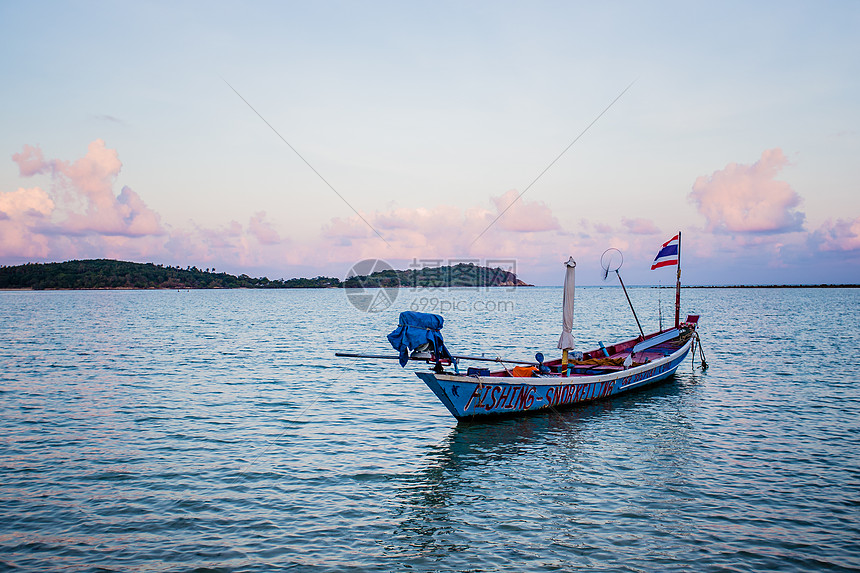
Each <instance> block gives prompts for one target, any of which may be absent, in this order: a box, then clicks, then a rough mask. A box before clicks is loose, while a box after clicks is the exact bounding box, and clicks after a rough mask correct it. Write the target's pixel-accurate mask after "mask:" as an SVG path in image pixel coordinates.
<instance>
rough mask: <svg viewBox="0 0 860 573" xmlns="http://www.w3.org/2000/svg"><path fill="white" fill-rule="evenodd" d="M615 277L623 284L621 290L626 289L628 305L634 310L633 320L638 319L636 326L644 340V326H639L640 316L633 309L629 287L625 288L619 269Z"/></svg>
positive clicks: (625, 294) (616, 270)
mask: <svg viewBox="0 0 860 573" xmlns="http://www.w3.org/2000/svg"><path fill="white" fill-rule="evenodd" d="M615 276H617V277H618V282H620V283H621V288H622V289H624V296H626V297H627V304H629V305H630V310H632V311H633V318H635V319H636V326H638V327H639V334H641V335H642V338H643V339H644V338H645V332H644V331H643V330H642V325H641V324H639V317H638V316H636V309H635V308H633V303H632V302H630V295H629V294H627V287H626V286H624V281H623V280H621V273H619V272H618V269H615Z"/></svg>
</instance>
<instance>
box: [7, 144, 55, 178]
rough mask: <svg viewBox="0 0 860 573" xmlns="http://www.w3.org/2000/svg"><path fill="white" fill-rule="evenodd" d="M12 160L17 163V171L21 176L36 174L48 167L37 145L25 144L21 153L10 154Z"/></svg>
mask: <svg viewBox="0 0 860 573" xmlns="http://www.w3.org/2000/svg"><path fill="white" fill-rule="evenodd" d="M12 161H14V162H15V163H17V164H18V171H19V172H20V173H21V175H22V176H23V177H29V176H31V175H36V174H37V173H41V172H43V171H45V170H47V169H49V168H50V165H48V164H47V163H45V158H44V157H43V155H42V150H41V149H40V148H39V147H38V146H36V147H33V146H32V145H25V146H24V149H23V150H22V151H21V153H16V154H14V155H13V156H12Z"/></svg>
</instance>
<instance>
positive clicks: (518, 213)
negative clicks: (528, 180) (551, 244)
mask: <svg viewBox="0 0 860 573" xmlns="http://www.w3.org/2000/svg"><path fill="white" fill-rule="evenodd" d="M518 195H519V193H517V192H516V191H515V190H513V189H512V190H510V191H508V192H507V193H505V194H504V195H502V196H501V197H491V198H490V199H491V200H492V201H493V204H494V205H495V206H496V211H497V213H502V212H504V215H502V216H501V217H500V218H499V220H498V221H496V223H495V225H498V226H499V228H500V229H504V230H505V231H513V232H516V233H536V232H541V231H554V230H557V229H559V228H560V225H559V224H558V219H556V218H555V216H554V215H553V214H552V210H551V209H550V208H549V207H547V206H546V204H545V203H543V202H542V201H527V200H525V199H520V200H517V196H518ZM508 207H510V208H508ZM505 209H507V211H505ZM494 218H495V217H494Z"/></svg>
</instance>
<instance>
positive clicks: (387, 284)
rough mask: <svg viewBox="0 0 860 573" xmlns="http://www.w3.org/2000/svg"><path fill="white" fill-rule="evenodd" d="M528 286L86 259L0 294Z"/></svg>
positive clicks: (15, 281) (453, 272)
mask: <svg viewBox="0 0 860 573" xmlns="http://www.w3.org/2000/svg"><path fill="white" fill-rule="evenodd" d="M447 286H452V287H494V286H509V287H510V286H514V287H517V286H532V285H530V284H527V283H525V282H523V281H522V280H520V279H519V278H517V275H516V274H514V273H512V272H510V271H506V270H504V269H501V268H490V267H483V266H478V265H474V264H471V263H460V264H457V265H451V266H440V267H425V268H422V269H409V270H405V271H404V270H395V269H390V270H384V271H378V272H374V273H372V274H370V275H362V276H352V277H348V278H347V279H345V280H340V279H338V278H335V277H323V276H318V277H314V278H292V279H274V280H270V279H268V278H267V277H261V278H253V277H250V276H248V275H246V274H241V275H239V276H234V275H231V274H228V273H224V272H217V271H216V270H215V269H214V268H212V269H210V268H205V269H199V268H197V267H196V266H188V267H186V268H184V269H183V268H180V267H175V266H165V265H160V264H154V263H135V262H129V261H116V260H112V259H89V260H80V261H66V262H62V263H27V264H24V265H15V266H3V267H0V289H6V290H9V289H18V290H22V289H30V290H77V289H216V288H222V289H228V288H401V287H403V288H420V287H436V288H438V287H447Z"/></svg>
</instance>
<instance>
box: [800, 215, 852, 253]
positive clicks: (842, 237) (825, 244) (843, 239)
mask: <svg viewBox="0 0 860 573" xmlns="http://www.w3.org/2000/svg"><path fill="white" fill-rule="evenodd" d="M812 241H813V242H815V243H817V244H818V248H819V250H822V251H856V250H860V217H856V218H854V219H849V220H844V219H837V220H836V221H832V220H828V221H825V222H824V224H823V225H821V227H819V228H818V230H817V231H815V233H813V235H812Z"/></svg>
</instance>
